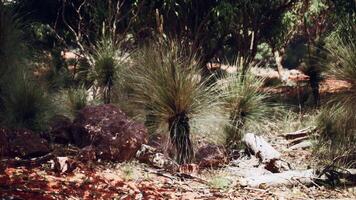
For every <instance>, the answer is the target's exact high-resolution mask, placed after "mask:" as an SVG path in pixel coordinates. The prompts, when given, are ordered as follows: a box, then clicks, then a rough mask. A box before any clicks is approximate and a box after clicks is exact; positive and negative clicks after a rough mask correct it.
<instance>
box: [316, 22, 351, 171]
mask: <svg viewBox="0 0 356 200" xmlns="http://www.w3.org/2000/svg"><path fill="white" fill-rule="evenodd" d="M345 26H349V27H351V29H349V30H350V31H349V33H348V35H347V36H345V35H344V36H343V37H340V36H334V38H333V40H330V41H329V43H328V44H327V46H326V50H327V52H328V58H329V59H328V62H327V63H326V66H327V68H328V71H327V73H328V75H329V76H333V77H335V78H336V79H338V80H344V81H347V82H349V83H350V84H351V88H350V89H349V90H348V91H346V92H344V93H341V94H337V95H335V96H334V97H333V98H332V99H331V100H330V101H329V102H328V103H327V104H326V105H325V106H324V107H323V108H322V110H321V112H320V115H319V117H318V129H319V130H320V136H319V138H318V148H317V149H316V153H318V155H320V156H319V157H320V158H323V159H322V161H327V162H330V161H332V162H333V164H336V165H342V166H352V167H355V166H356V153H355V152H356V148H355V142H356V115H355V113H354V111H355V109H356V105H355V102H356V54H355V52H356V40H355V36H356V29H355V27H354V25H352V24H347V23H346V24H345ZM322 64H325V63H322Z"/></svg>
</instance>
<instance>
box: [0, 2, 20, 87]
mask: <svg viewBox="0 0 356 200" xmlns="http://www.w3.org/2000/svg"><path fill="white" fill-rule="evenodd" d="M21 26H22V25H21V22H20V19H19V18H18V17H17V16H16V15H15V14H13V13H12V12H10V11H8V10H6V9H5V8H4V6H2V5H0V82H2V81H3V80H4V78H5V76H6V74H7V73H8V72H11V71H14V70H15V68H16V67H18V66H19V65H20V63H21V61H23V60H24V59H23V58H24V56H25V55H26V54H25V53H24V49H25V46H24V45H23V41H22V31H21Z"/></svg>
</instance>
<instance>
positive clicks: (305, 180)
mask: <svg viewBox="0 0 356 200" xmlns="http://www.w3.org/2000/svg"><path fill="white" fill-rule="evenodd" d="M335 172H336V173H338V178H340V179H346V180H347V181H349V182H351V183H355V181H356V169H346V170H342V171H340V170H338V171H335ZM333 181H335V180H331V179H330V178H329V177H328V176H325V175H323V174H320V175H317V174H316V171H315V170H313V169H309V170H296V171H286V172H282V173H275V174H266V175H262V176H261V175H255V176H250V177H246V178H243V179H242V180H241V181H240V182H241V185H243V186H248V187H260V186H281V185H284V186H293V185H297V184H303V185H313V184H314V185H315V184H316V182H323V183H331V182H333Z"/></svg>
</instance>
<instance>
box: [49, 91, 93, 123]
mask: <svg viewBox="0 0 356 200" xmlns="http://www.w3.org/2000/svg"><path fill="white" fill-rule="evenodd" d="M88 97H89V93H88V90H87V89H86V88H85V87H84V86H79V87H77V88H74V87H73V88H68V89H64V90H62V91H61V92H59V93H58V96H56V98H55V99H56V102H57V103H58V105H57V106H58V107H59V108H60V109H61V112H62V113H63V114H64V115H65V116H67V117H69V118H73V117H75V116H76V114H77V113H78V111H80V110H81V109H83V108H84V107H86V106H87V105H89V104H91V103H92V102H89V100H88Z"/></svg>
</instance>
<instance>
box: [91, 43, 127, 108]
mask: <svg viewBox="0 0 356 200" xmlns="http://www.w3.org/2000/svg"><path fill="white" fill-rule="evenodd" d="M126 58H127V57H126V55H124V54H123V52H121V51H120V50H119V48H118V45H116V44H114V42H113V41H112V40H111V39H107V38H104V39H102V40H101V41H100V42H99V43H98V45H97V46H96V47H95V48H94V54H93V60H94V66H93V68H92V69H91V71H90V73H89V76H90V77H89V79H91V80H93V83H94V84H96V86H97V87H98V88H100V89H101V90H102V97H103V100H104V103H110V102H111V99H112V93H113V88H114V85H118V84H120V82H121V81H122V79H121V78H122V77H123V76H122V75H121V74H122V72H123V67H124V65H125V63H124V62H125V61H126Z"/></svg>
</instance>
